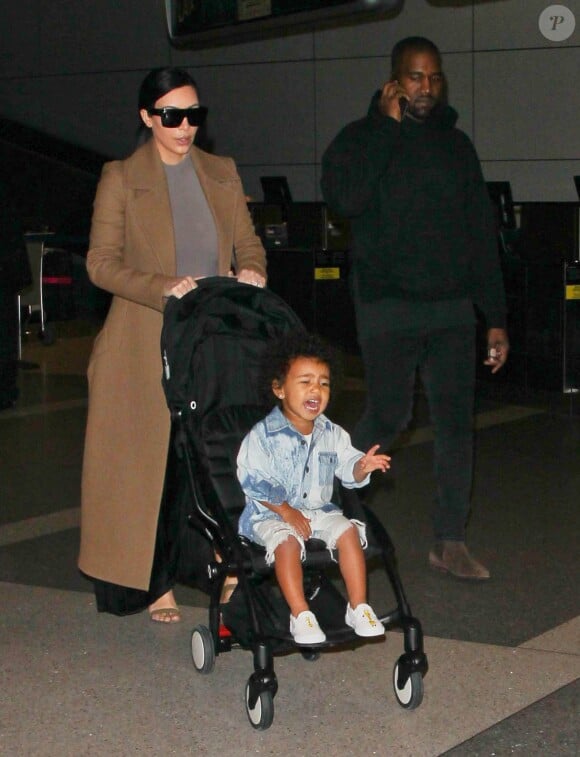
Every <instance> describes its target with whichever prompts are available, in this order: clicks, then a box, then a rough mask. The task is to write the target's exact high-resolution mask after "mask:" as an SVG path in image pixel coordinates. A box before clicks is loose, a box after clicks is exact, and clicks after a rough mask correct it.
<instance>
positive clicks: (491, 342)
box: [484, 329, 510, 373]
mask: <svg viewBox="0 0 580 757" xmlns="http://www.w3.org/2000/svg"><path fill="white" fill-rule="evenodd" d="M509 351H510V343H509V340H508V335H507V331H506V330H505V329H489V330H488V332H487V360H485V361H484V365H490V366H491V372H492V373H497V372H498V371H499V370H500V368H503V366H504V364H505V361H506V360H507V358H508V354H509Z"/></svg>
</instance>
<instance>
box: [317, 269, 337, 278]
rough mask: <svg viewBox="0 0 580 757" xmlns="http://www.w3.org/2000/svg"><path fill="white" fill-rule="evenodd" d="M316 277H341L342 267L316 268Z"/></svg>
mask: <svg viewBox="0 0 580 757" xmlns="http://www.w3.org/2000/svg"><path fill="white" fill-rule="evenodd" d="M314 278H315V279H316V281H329V280H330V279H340V268H315V269H314Z"/></svg>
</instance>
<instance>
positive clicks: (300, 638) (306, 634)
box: [290, 610, 326, 645]
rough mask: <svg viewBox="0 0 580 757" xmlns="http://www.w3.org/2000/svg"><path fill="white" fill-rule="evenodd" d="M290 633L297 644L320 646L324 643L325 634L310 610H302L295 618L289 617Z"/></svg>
mask: <svg viewBox="0 0 580 757" xmlns="http://www.w3.org/2000/svg"><path fill="white" fill-rule="evenodd" d="M290 633H291V634H292V636H293V637H294V641H295V642H296V643H297V644H306V645H308V644H321V643H322V642H323V641H326V634H325V633H324V631H323V630H322V629H321V628H320V626H319V625H318V621H317V620H316V615H315V614H314V613H313V612H310V610H303V611H302V612H301V613H300V614H299V615H298V617H297V618H295V617H294V615H290Z"/></svg>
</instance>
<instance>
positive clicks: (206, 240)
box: [163, 158, 218, 278]
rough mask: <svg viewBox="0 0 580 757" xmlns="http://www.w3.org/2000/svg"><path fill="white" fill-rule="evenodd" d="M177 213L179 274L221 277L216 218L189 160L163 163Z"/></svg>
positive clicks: (175, 222) (173, 209)
mask: <svg viewBox="0 0 580 757" xmlns="http://www.w3.org/2000/svg"><path fill="white" fill-rule="evenodd" d="M163 167H164V169H165V176H166V177H167V185H168V187H169V199H170V201H171V212H172V215H173V231H174V234H175V264H176V267H175V272H176V275H177V276H194V277H196V278H198V277H200V276H217V273H218V239H217V230H216V225H215V221H214V218H213V215H212V212H211V210H210V207H209V205H208V204H207V200H206V197H205V195H204V193H203V190H202V188H201V184H200V183H199V179H198V177H197V174H196V172H195V168H194V166H193V163H192V162H191V160H189V159H187V158H186V159H185V160H182V161H181V162H180V163H177V164H176V165H168V164H167V163H164V164H163Z"/></svg>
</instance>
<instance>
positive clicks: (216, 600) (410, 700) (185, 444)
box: [162, 285, 428, 730]
mask: <svg viewBox="0 0 580 757" xmlns="http://www.w3.org/2000/svg"><path fill="white" fill-rule="evenodd" d="M237 286H238V287H239V286H244V285H237ZM192 294H193V293H192ZM193 296H194V297H195V294H193ZM252 296H253V295H252ZM258 296H265V297H270V298H272V297H273V298H276V299H279V298H277V297H276V295H274V294H272V293H271V292H267V290H266V291H264V290H261V294H260V295H258ZM183 299H185V298H183ZM164 328H165V327H164ZM162 342H163V338H162ZM164 361H165V363H166V366H167V355H166V354H165V353H164ZM168 401H169V400H168ZM170 410H171V417H172V427H173V431H174V446H175V451H176V454H177V457H178V459H179V461H180V464H181V465H182V471H183V472H184V474H185V475H184V478H185V489H186V491H187V493H188V495H189V496H188V499H189V501H190V502H191V504H192V508H191V510H190V511H189V513H188V515H187V521H188V526H189V527H190V528H192V529H194V533H195V534H196V538H197V537H199V542H200V544H202V545H204V546H202V550H203V551H204V555H205V556H206V559H203V560H202V561H203V565H204V568H205V575H202V574H201V573H198V574H197V575H198V578H199V581H197V583H198V585H199V586H200V587H201V588H202V589H203V590H204V591H206V592H207V593H208V594H209V611H208V625H207V626H206V625H198V626H196V627H195V628H194V629H193V631H192V636H191V653H192V659H193V664H194V667H195V668H196V670H197V671H198V672H199V673H202V674H206V675H207V674H209V673H211V672H212V671H213V669H214V666H215V661H216V658H217V657H218V656H219V655H220V654H224V653H226V652H229V651H231V650H232V649H234V648H242V649H248V650H251V652H252V655H253V666H254V671H253V673H252V674H251V675H250V677H249V678H248V681H247V683H246V691H245V704H246V713H247V716H248V719H249V721H250V724H251V725H252V727H253V728H255V729H257V730H265V729H267V728H269V727H270V725H271V724H272V722H273V718H274V697H275V695H276V693H277V691H278V680H277V677H276V673H275V671H274V656H275V655H277V654H282V653H285V652H288V651H291V650H296V649H298V650H299V651H300V652H301V654H302V656H303V658H304V659H306V660H309V661H315V660H317V659H318V658H319V657H320V653H321V650H322V649H325V648H329V647H335V646H339V645H350V646H352V645H355V644H361V643H365V641H366V642H367V643H368V641H369V640H363V639H361V638H360V637H358V636H356V635H355V634H354V631H353V629H351V628H350V627H348V626H346V625H345V623H344V606H345V602H346V601H345V599H344V597H343V596H342V594H341V592H339V591H338V590H337V589H336V588H335V587H334V585H333V584H332V582H331V581H330V579H329V578H328V576H326V574H325V570H326V569H328V567H329V566H330V565H333V561H332V559H331V557H330V555H329V553H328V550H327V549H326V547H325V545H324V544H323V543H322V542H317V540H315V539H311V540H309V541H308V542H307V543H306V559H305V562H304V576H305V586H306V588H307V596H308V598H309V600H310V603H311V604H312V602H313V601H314V602H315V601H316V597H323V599H324V601H325V603H326V606H324V605H323V606H322V607H321V608H320V609H323V611H324V612H327V613H328V618H332V620H331V621H329V622H327V623H324V625H323V627H324V629H325V632H326V636H327V641H326V642H324V643H323V644H320V645H312V646H298V645H296V643H295V642H294V640H293V638H292V636H291V635H290V633H289V630H288V626H287V619H288V609H287V607H286V606H285V604H284V610H283V611H282V612H283V613H285V627H284V628H282V627H281V626H280V625H278V627H274V628H272V627H267V625H268V619H269V616H270V615H271V614H272V613H271V610H273V611H274V615H276V609H277V608H276V606H275V598H273V597H271V596H270V595H269V594H268V593H267V592H265V591H264V590H263V589H262V587H263V586H264V585H265V582H266V581H267V580H270V578H271V576H272V575H273V569H272V568H271V567H270V566H266V563H265V551H264V550H263V548H262V547H260V546H258V545H256V544H253V543H251V542H249V541H247V540H246V539H244V538H243V537H241V536H239V535H238V533H237V530H236V528H235V526H234V523H233V521H232V519H231V517H230V514H231V512H232V510H231V508H230V505H231V501H228V503H227V504H228V507H226V506H225V504H224V501H222V496H221V495H222V494H223V491H222V492H221V493H219V492H217V491H216V486H215V477H212V474H211V473H210V472H209V471H208V470H207V468H206V466H205V465H202V464H201V462H200V455H199V454H198V452H197V451H196V446H197V444H198V443H199V440H198V439H197V429H196V427H195V422H194V424H193V427H194V430H193V431H192V419H193V415H194V414H195V413H196V412H197V411H198V407H197V402H195V401H190V402H189V403H181V406H179V407H176V406H173V407H172V405H171V403H170ZM265 414H266V413H265V410H264V408H263V407H261V406H259V405H256V404H248V405H244V406H241V407H233V408H232V407H229V408H226V409H225V410H221V411H220V413H218V414H217V415H216V419H215V420H216V422H217V423H218V425H219V424H221V423H223V425H224V427H228V428H230V429H231V428H232V426H236V425H237V427H236V434H234V436H236V437H239V438H235V439H232V441H233V442H235V444H234V445H233V446H235V447H236V449H235V453H237V447H238V446H239V443H240V442H241V439H242V438H243V436H244V435H245V433H246V432H247V431H249V430H250V428H251V427H252V426H253V425H254V424H255V423H256V422H257V421H258V420H260V419H261V418H263V417H264V415H265ZM212 420H214V419H212ZM233 421H235V423H233ZM220 433H221V431H220ZM222 436H223V435H222ZM233 452H234V450H232V449H230V450H229V452H228V453H224V454H222V453H221V452H220V455H221V457H220V458H219V460H218V463H219V464H218V466H217V467H218V468H219V469H220V471H222V473H220V476H221V478H222V480H223V481H224V482H225V483H226V484H227V486H228V487H229V490H228V491H230V492H231V493H232V498H230V497H225V498H224V499H228V500H231V499H234V498H235V499H236V500H237V501H238V503H239V502H242V503H243V495H242V493H241V488H240V487H239V484H238V482H237V477H236V475H235V455H233V454H232V453H233ZM232 466H233V470H231V469H232ZM226 469H229V474H227V473H224V471H226ZM231 476H233V479H235V481H232V480H231ZM182 483H183V482H182ZM340 500H341V504H342V507H343V511H344V513H345V515H346V516H347V517H348V518H358V519H361V520H363V521H365V522H366V523H367V526H368V528H367V537H368V541H369V545H368V547H367V549H366V550H365V557H366V560H367V562H368V560H370V559H375V558H376V559H378V560H380V562H381V563H382V565H383V567H384V570H385V573H386V576H387V578H388V580H389V583H390V585H391V588H392V591H393V594H394V598H395V607H394V608H392V609H390V610H387V611H385V612H383V613H380V614H379V613H378V615H379V619H380V620H381V622H382V623H383V625H384V626H385V629H387V630H388V629H393V628H399V629H401V630H402V632H403V639H404V645H403V646H404V652H403V654H401V655H400V656H399V658H398V660H397V661H396V663H395V666H394V670H393V688H394V692H395V696H396V699H397V701H398V702H399V704H400V705H401V706H402V707H403V708H405V709H409V710H412V709H415V708H416V707H418V706H419V705H420V704H421V701H422V699H423V677H424V676H425V674H426V673H427V670H428V663H427V657H426V655H425V653H424V650H423V632H422V628H421V624H420V622H419V620H418V619H417V618H415V617H414V616H413V614H412V612H411V608H410V606H409V603H408V601H407V598H406V595H405V591H404V588H403V584H402V581H401V578H400V576H399V572H398V569H397V564H396V557H395V549H394V546H393V543H392V541H391V539H390V536H389V535H388V533H387V531H386V530H385V528H384V527H383V525H382V524H381V523H380V521H379V519H378V518H377V516H376V515H375V514H374V513H373V511H372V510H371V509H370V508H368V507H366V506H364V505H362V503H361V502H360V500H359V498H358V495H357V494H356V493H355V492H354V491H353V490H346V489H342V488H341V491H340ZM204 543H205V544H204ZM217 555H219V558H218V557H217ZM231 577H235V578H236V579H237V581H238V587H237V588H236V590H235V591H234V593H233V594H232V597H231V599H230V601H229V602H228V603H227V604H221V603H220V598H221V596H222V591H223V589H224V584H225V583H226V580H227V579H228V578H231ZM278 608H280V604H278ZM240 613H241V614H242V615H243V617H244V618H245V624H242V626H243V627H242V628H241V629H240V627H239V625H237V621H239V618H240ZM236 614H237V615H236ZM316 614H317V616H319V617H321V616H320V615H319V611H318V609H317V610H316ZM232 621H233V622H232Z"/></svg>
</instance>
